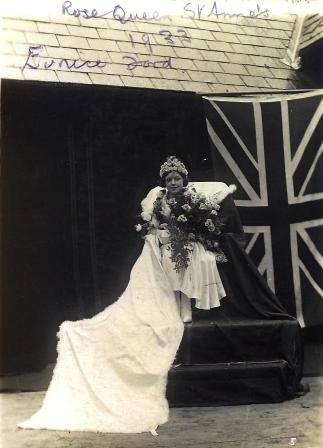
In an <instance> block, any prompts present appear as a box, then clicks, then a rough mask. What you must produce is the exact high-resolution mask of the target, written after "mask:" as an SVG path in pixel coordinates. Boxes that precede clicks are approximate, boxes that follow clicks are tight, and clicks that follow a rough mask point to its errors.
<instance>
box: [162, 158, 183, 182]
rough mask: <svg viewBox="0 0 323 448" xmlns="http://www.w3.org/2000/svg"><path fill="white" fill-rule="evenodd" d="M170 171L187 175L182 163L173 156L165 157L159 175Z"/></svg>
mask: <svg viewBox="0 0 323 448" xmlns="http://www.w3.org/2000/svg"><path fill="white" fill-rule="evenodd" d="M171 171H177V172H178V173H181V174H184V176H187V175H188V171H187V169H186V168H185V165H184V163H183V162H181V161H180V160H178V158H177V157H175V156H170V157H168V158H167V160H166V162H165V163H163V164H162V166H161V167H160V171H159V175H160V177H163V176H164V174H165V173H170V172H171Z"/></svg>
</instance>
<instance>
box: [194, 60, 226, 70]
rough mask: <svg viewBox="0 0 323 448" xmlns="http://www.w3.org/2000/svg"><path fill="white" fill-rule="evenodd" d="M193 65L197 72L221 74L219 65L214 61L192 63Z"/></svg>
mask: <svg viewBox="0 0 323 448" xmlns="http://www.w3.org/2000/svg"><path fill="white" fill-rule="evenodd" d="M194 64H195V66H196V68H197V69H198V70H201V71H203V72H222V71H223V70H222V67H221V65H220V64H219V63H218V62H216V61H199V60H196V61H194Z"/></svg>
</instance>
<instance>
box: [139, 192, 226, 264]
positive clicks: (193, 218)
mask: <svg viewBox="0 0 323 448" xmlns="http://www.w3.org/2000/svg"><path fill="white" fill-rule="evenodd" d="M219 209H220V205H219V203H218V200H217V197H216V195H213V196H208V197H207V196H205V195H203V194H202V193H197V192H196V191H195V190H194V189H192V188H191V189H189V188H188V189H186V190H184V193H181V194H178V195H176V196H175V197H172V198H167V193H166V192H165V191H161V192H160V193H159V194H158V195H157V199H156V200H155V202H154V207H153V213H154V215H155V216H156V218H157V221H158V222H159V224H160V225H161V226H163V227H164V228H165V224H166V225H167V230H168V232H169V239H170V250H171V259H172V261H173V262H174V264H175V270H176V271H177V272H180V271H181V270H182V269H186V268H187V266H188V263H189V260H190V253H191V252H192V250H193V244H192V243H194V242H200V243H201V244H203V246H204V247H205V249H207V250H210V251H212V252H214V253H215V255H216V260H217V261H218V262H220V263H223V262H225V261H227V259H226V256H225V254H224V253H223V251H222V250H221V249H220V248H219V244H218V239H219V236H220V234H221V228H222V227H223V225H224V224H223V222H222V221H221V219H220V217H219V214H218V212H219ZM149 225H150V223H146V224H143V226H147V228H149ZM140 226H141V225H140ZM136 230H137V231H139V229H138V228H137V229H136ZM145 230H146V229H144V228H143V227H142V226H141V228H140V231H144V232H145Z"/></svg>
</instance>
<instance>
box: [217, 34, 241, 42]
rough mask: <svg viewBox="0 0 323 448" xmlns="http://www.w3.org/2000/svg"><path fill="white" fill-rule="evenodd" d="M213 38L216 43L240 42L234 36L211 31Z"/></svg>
mask: <svg viewBox="0 0 323 448" xmlns="http://www.w3.org/2000/svg"><path fill="white" fill-rule="evenodd" d="M213 36H214V39H215V40H216V41H218V42H233V43H237V44H238V43H239V42H240V41H239V40H238V38H237V36H236V35H235V34H230V33H223V32H217V31H213Z"/></svg>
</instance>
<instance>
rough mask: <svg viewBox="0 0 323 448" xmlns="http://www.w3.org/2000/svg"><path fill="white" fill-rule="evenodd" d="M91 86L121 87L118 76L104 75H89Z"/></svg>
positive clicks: (121, 83)
mask: <svg viewBox="0 0 323 448" xmlns="http://www.w3.org/2000/svg"><path fill="white" fill-rule="evenodd" d="M89 77H90V79H91V81H92V83H93V84H102V85H107V86H123V82H122V80H121V78H120V76H114V75H106V74H104V73H101V74H100V73H89Z"/></svg>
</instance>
